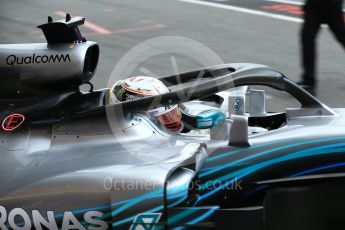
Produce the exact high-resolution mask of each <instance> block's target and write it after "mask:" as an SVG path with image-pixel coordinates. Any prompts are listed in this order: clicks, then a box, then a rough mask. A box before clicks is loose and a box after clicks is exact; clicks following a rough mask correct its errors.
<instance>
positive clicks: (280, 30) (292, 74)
mask: <svg viewBox="0 0 345 230" xmlns="http://www.w3.org/2000/svg"><path fill="white" fill-rule="evenodd" d="M302 4H303V2H302V1H301V0H291V1H289V0H269V1H268V0H207V1H206V0H97V1H91V0H83V1H81V0H73V1H71V0H70V1H67V0H59V1H39V0H0V31H1V32H0V43H29V42H44V41H45V40H44V37H43V36H42V33H41V32H40V30H39V29H37V28H36V26H37V25H39V24H42V23H45V22H46V20H47V16H48V15H51V16H53V17H54V19H59V18H61V16H62V15H63V14H64V12H69V13H71V14H72V15H81V16H84V17H86V19H87V22H88V23H87V25H86V26H84V27H83V28H82V33H83V34H84V35H85V36H86V37H87V38H88V40H92V41H97V42H98V43H99V44H100V47H101V58H100V64H99V66H98V70H97V73H96V75H95V77H94V79H93V80H92V82H93V84H94V85H95V87H96V88H103V87H106V86H107V83H108V79H109V76H110V74H111V72H112V70H113V68H114V66H115V65H116V63H118V62H119V60H120V59H121V57H122V56H123V55H125V54H126V53H127V52H128V51H129V50H130V49H131V48H133V47H134V46H136V45H138V44H140V43H141V42H144V41H146V40H148V39H151V38H156V37H160V36H182V37H186V38H190V39H193V40H196V41H198V42H200V43H202V44H203V45H205V46H207V47H208V48H210V49H211V50H213V51H214V52H215V53H216V54H218V55H219V56H220V57H221V59H222V60H223V61H224V62H225V63H229V62H252V63H260V64H265V65H268V66H271V67H273V68H275V69H278V70H280V71H281V72H283V73H284V74H285V75H287V76H288V77H289V78H290V79H292V80H294V81H297V80H298V79H299V76H300V74H301V68H300V46H299V31H300V27H301V22H302V17H303V11H302V10H301V8H300V7H301V5H302ZM318 43H319V49H318V50H319V59H318V62H319V65H318V69H319V79H320V81H319V87H318V97H319V98H320V99H321V100H322V101H323V102H325V103H326V104H328V105H331V106H333V107H345V100H344V98H345V65H344V64H345V63H344V60H345V52H344V50H343V49H342V48H341V46H340V45H339V44H338V43H337V42H336V41H335V40H334V38H333V36H332V35H331V34H330V33H329V31H328V28H326V27H325V28H323V30H322V32H321V33H320V36H319V40H318ZM171 53H173V51H171ZM172 57H173V58H172ZM174 62H176V63H175V67H174ZM141 66H142V67H144V69H145V70H147V71H146V73H147V72H151V73H154V74H155V75H166V74H170V73H174V71H176V66H178V70H179V71H185V70H191V69H195V68H198V67H200V63H198V62H196V61H195V60H191V58H189V60H188V57H184V56H183V55H178V54H176V55H172V54H169V52H167V54H165V55H161V56H157V57H152V58H150V60H146V61H145V63H142V64H141ZM143 72H145V71H143V68H142V69H139V70H136V71H134V72H133V75H136V74H141V75H143ZM121 78H123V77H122V76H117V79H121ZM268 100H269V104H273V106H272V107H271V108H273V107H274V108H276V107H277V105H279V106H282V107H286V106H292V105H294V102H293V100H291V99H289V98H288V96H287V95H285V94H282V93H277V92H272V91H269V92H268Z"/></svg>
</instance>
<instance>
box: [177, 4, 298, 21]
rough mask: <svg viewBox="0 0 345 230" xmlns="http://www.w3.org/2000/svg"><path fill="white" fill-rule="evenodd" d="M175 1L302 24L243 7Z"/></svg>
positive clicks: (281, 16)
mask: <svg viewBox="0 0 345 230" xmlns="http://www.w3.org/2000/svg"><path fill="white" fill-rule="evenodd" d="M177 1H180V2H188V3H192V4H197V5H203V6H209V7H214V8H220V9H225V10H232V11H237V12H241V13H247V14H253V15H258V16H263V17H268V18H274V19H279V20H284V21H289V22H297V23H302V22H303V20H302V19H300V18H296V17H290V16H284V15H279V14H272V13H267V12H264V11H260V10H252V9H247V8H243V7H237V6H230V5H225V4H221V3H216V2H206V1H202V0H177Z"/></svg>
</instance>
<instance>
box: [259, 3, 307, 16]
mask: <svg viewBox="0 0 345 230" xmlns="http://www.w3.org/2000/svg"><path fill="white" fill-rule="evenodd" d="M260 8H261V9H264V10H270V11H279V12H285V13H289V14H294V15H302V14H304V12H303V9H302V7H301V6H295V5H284V4H275V5H265V6H261V7H260Z"/></svg>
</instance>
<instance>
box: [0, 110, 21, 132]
mask: <svg viewBox="0 0 345 230" xmlns="http://www.w3.org/2000/svg"><path fill="white" fill-rule="evenodd" d="M24 121H25V117H24V115H22V114H19V113H15V114H11V115H8V116H7V117H6V118H5V119H4V120H3V121H2V124H1V128H2V129H3V130H4V131H6V132H11V131H13V130H15V129H17V128H18V127H19V126H20V125H21V124H23V122H24Z"/></svg>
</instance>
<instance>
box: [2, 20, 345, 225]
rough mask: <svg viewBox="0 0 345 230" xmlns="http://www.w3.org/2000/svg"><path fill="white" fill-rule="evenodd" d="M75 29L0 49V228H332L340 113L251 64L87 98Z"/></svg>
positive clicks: (93, 47)
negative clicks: (283, 100)
mask: <svg viewBox="0 0 345 230" xmlns="http://www.w3.org/2000/svg"><path fill="white" fill-rule="evenodd" d="M83 23H84V18H81V17H71V16H70V15H66V18H65V19H63V20H60V21H53V20H52V18H49V19H48V23H46V24H43V25H41V26H39V28H41V29H42V30H43V33H44V35H45V37H46V39H47V43H46V44H13V45H0V119H1V120H0V124H1V129H2V131H1V132H0V157H1V160H0V181H1V185H0V228H1V229H3V230H7V229H21V230H23V229H24V230H26V229H63V230H65V229H83V230H85V229H90V230H91V229H92V230H93V229H131V230H139V229H145V230H147V229H234V230H239V229H246V230H259V229H269V230H270V229H272V230H273V229H274V230H276V229H279V230H282V229H289V230H290V229H303V230H305V229H313V230H315V229H332V230H335V229H344V227H345V212H344V208H345V197H344V194H345V183H344V181H345V173H344V172H345V128H344V127H345V119H344V115H345V110H344V109H331V108H329V107H327V106H326V105H324V104H323V103H321V102H320V101H319V100H318V99H316V98H315V97H313V96H312V95H310V94H309V93H307V92H306V91H304V90H303V89H301V88H300V87H298V86H297V85H296V84H294V83H293V82H292V81H290V80H289V79H288V78H286V77H285V76H284V75H283V74H282V73H280V72H278V71H276V70H274V69H271V68H269V67H266V66H263V65H257V64H226V65H220V66H214V67H210V68H205V69H200V70H195V71H191V72H186V73H181V74H179V75H171V76H165V77H161V78H159V79H155V80H153V79H152V78H148V77H137V78H132V79H127V80H123V81H120V82H116V83H115V82H114V87H112V88H109V89H102V90H94V89H93V87H92V85H91V84H90V83H89V82H90V79H91V78H92V77H93V75H94V73H95V71H96V67H97V62H98V57H99V53H100V50H99V46H98V45H97V43H95V42H90V41H87V40H86V39H85V38H83V37H82V35H81V34H80V32H79V29H78V26H79V25H82V24H83ZM144 82H145V83H150V84H149V86H148V87H146V86H147V85H146V86H145V85H144V86H143V85H142V84H143V83H144ZM151 83H152V84H151ZM83 84H86V85H90V90H89V92H82V91H81V90H80V85H83ZM253 85H259V86H268V87H271V88H274V89H276V90H279V91H285V92H287V93H289V94H291V95H292V96H293V97H295V98H296V99H297V100H298V101H299V102H300V104H301V106H300V108H294V109H286V110H285V111H281V112H275V113H273V112H267V111H266V109H265V92H264V91H263V90H255V89H253V88H251V89H249V88H248V86H253ZM187 94H188V97H187V96H183V95H187ZM181 95H182V96H181ZM248 101H249V103H246V102H248Z"/></svg>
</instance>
